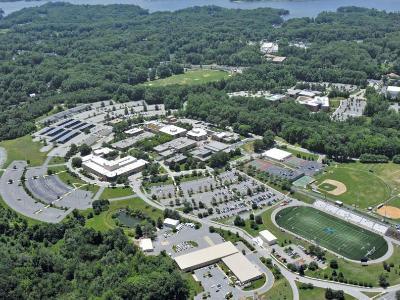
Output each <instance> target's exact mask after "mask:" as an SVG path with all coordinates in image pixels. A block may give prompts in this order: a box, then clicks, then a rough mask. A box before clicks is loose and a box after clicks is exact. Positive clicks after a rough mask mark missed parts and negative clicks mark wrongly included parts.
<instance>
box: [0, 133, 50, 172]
mask: <svg viewBox="0 0 400 300" xmlns="http://www.w3.org/2000/svg"><path fill="white" fill-rule="evenodd" d="M0 147H3V148H4V149H6V151H7V160H6V162H5V164H4V167H8V166H9V165H10V163H11V162H13V161H14V160H25V161H28V160H29V161H30V165H31V166H40V165H42V164H43V163H44V161H45V159H46V153H43V152H40V149H41V148H42V147H43V145H42V144H41V143H39V142H33V141H32V138H31V136H30V135H25V136H23V137H20V138H17V139H14V140H8V141H2V142H0Z"/></svg>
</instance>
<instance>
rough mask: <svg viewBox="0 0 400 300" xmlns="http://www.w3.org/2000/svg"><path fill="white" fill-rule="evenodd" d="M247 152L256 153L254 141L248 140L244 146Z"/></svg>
mask: <svg viewBox="0 0 400 300" xmlns="http://www.w3.org/2000/svg"><path fill="white" fill-rule="evenodd" d="M242 148H243V150H244V151H246V152H247V153H254V142H248V143H246V144H244V145H243V146H242Z"/></svg>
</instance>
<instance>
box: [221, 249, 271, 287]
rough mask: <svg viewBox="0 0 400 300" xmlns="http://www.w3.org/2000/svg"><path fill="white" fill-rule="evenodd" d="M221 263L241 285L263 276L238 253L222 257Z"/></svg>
mask: <svg viewBox="0 0 400 300" xmlns="http://www.w3.org/2000/svg"><path fill="white" fill-rule="evenodd" d="M222 261H223V262H224V264H225V265H226V266H227V267H228V268H229V269H230V270H231V271H232V272H233V274H235V276H236V277H237V279H239V281H240V282H242V283H245V282H248V281H250V280H254V279H257V278H259V277H261V276H262V274H263V273H261V271H260V270H259V269H258V268H257V267H256V266H255V265H254V264H253V263H252V262H250V261H249V260H248V259H247V257H246V256H244V255H243V254H242V253H240V252H238V253H235V254H233V255H229V256H227V257H224V258H222Z"/></svg>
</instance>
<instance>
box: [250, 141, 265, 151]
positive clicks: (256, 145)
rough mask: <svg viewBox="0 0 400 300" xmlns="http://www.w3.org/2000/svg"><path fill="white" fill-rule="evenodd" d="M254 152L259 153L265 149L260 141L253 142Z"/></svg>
mask: <svg viewBox="0 0 400 300" xmlns="http://www.w3.org/2000/svg"><path fill="white" fill-rule="evenodd" d="M253 147H254V152H256V153H260V152H262V151H263V150H264V149H265V144H264V142H263V141H262V140H255V141H254V143H253Z"/></svg>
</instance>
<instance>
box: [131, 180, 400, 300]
mask: <svg viewBox="0 0 400 300" xmlns="http://www.w3.org/2000/svg"><path fill="white" fill-rule="evenodd" d="M131 185H132V189H133V191H134V192H135V193H136V194H137V195H138V196H139V197H140V198H142V199H143V200H144V201H145V202H147V203H148V204H150V205H152V206H154V207H156V208H158V209H161V210H164V209H165V207H164V206H163V205H160V204H159V203H156V202H154V201H153V200H151V199H149V198H148V197H147V195H146V194H144V193H143V192H142V191H141V189H140V180H138V178H135V180H133V181H131ZM181 214H182V216H183V217H185V218H187V219H190V220H193V221H196V222H199V223H202V224H205V225H207V226H214V227H216V228H221V229H224V230H229V231H233V232H235V233H236V232H237V233H238V234H239V236H240V237H242V238H243V239H245V240H246V241H247V242H249V243H250V244H253V237H252V236H251V235H250V234H248V233H247V232H246V231H244V230H243V229H241V228H238V227H235V226H230V225H225V224H221V223H218V222H215V221H210V220H204V219H199V218H197V217H196V216H193V215H189V214H183V213H181ZM253 246H254V247H255V248H256V250H257V253H258V254H260V256H264V257H269V258H271V259H273V261H274V262H275V264H276V265H277V266H278V267H279V269H280V271H281V272H282V275H283V276H285V278H286V279H287V280H288V282H289V284H290V286H291V288H292V291H293V299H294V300H299V299H300V298H299V291H298V289H297V286H296V281H298V282H301V283H311V284H313V285H314V286H316V287H320V288H324V289H326V288H331V289H334V290H343V291H344V292H345V293H346V294H349V295H351V296H353V297H355V298H356V299H361V300H364V299H369V297H368V296H366V295H365V294H363V293H362V292H390V291H396V290H399V289H400V284H398V285H394V286H391V287H388V288H386V289H384V288H381V287H375V288H366V287H360V286H354V285H350V284H344V283H338V282H335V281H329V280H322V279H316V278H311V277H306V276H299V275H297V274H295V273H293V272H291V271H289V270H288V269H287V268H286V266H284V265H283V264H282V263H281V262H280V261H278V260H277V259H276V258H275V257H274V256H272V255H271V253H270V252H269V251H268V250H267V249H265V248H262V247H260V246H258V245H257V244H255V245H253Z"/></svg>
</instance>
